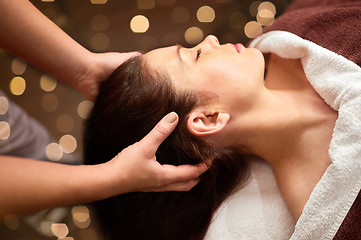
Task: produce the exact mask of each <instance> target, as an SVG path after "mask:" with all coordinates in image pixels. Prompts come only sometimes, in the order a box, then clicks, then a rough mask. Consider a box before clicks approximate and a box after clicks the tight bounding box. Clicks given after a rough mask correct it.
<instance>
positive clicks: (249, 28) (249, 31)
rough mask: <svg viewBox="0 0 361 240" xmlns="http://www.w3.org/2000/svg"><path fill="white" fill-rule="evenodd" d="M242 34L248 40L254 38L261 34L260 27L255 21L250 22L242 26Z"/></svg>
mask: <svg viewBox="0 0 361 240" xmlns="http://www.w3.org/2000/svg"><path fill="white" fill-rule="evenodd" d="M244 33H245V34H246V36H247V37H248V38H256V37H258V36H259V35H261V34H262V26H261V24H259V23H258V22H256V21H250V22H248V23H247V24H246V26H244Z"/></svg>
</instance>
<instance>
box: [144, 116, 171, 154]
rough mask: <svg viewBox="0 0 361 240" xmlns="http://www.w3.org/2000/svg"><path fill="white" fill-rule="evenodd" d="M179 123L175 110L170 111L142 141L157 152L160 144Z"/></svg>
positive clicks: (153, 151)
mask: <svg viewBox="0 0 361 240" xmlns="http://www.w3.org/2000/svg"><path fill="white" fill-rule="evenodd" d="M177 123H178V115H177V114H176V113H175V112H171V113H168V114H167V115H166V116H165V117H163V118H162V120H160V121H159V122H158V123H157V125H155V127H154V128H153V129H152V130H151V131H150V132H149V133H148V134H147V135H146V136H145V137H144V138H143V139H142V140H141V141H140V143H142V144H144V145H146V146H147V148H148V149H150V150H151V151H152V154H155V152H156V151H157V149H158V147H159V146H160V144H161V143H162V142H163V141H164V140H165V139H166V138H167V137H168V136H169V135H170V134H171V133H172V132H173V130H174V129H175V127H176V126H177Z"/></svg>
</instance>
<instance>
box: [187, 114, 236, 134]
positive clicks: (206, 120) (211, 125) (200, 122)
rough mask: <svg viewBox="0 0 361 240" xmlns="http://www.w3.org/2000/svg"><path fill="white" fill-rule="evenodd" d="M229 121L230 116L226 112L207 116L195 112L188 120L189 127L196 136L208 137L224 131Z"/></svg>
mask: <svg viewBox="0 0 361 240" xmlns="http://www.w3.org/2000/svg"><path fill="white" fill-rule="evenodd" d="M229 119H230V115H229V114H228V113H224V112H215V113H212V114H206V113H204V112H202V111H193V112H192V113H191V114H190V116H189V118H188V122H187V127H188V130H189V131H190V132H191V133H192V134H194V135H196V136H207V135H212V134H215V133H218V132H220V131H222V130H223V129H224V127H225V126H226V125H227V123H228V120H229Z"/></svg>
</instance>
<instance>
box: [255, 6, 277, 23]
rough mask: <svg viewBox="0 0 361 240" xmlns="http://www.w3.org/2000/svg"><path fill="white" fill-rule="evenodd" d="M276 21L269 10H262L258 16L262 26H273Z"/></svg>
mask: <svg viewBox="0 0 361 240" xmlns="http://www.w3.org/2000/svg"><path fill="white" fill-rule="evenodd" d="M274 20H275V19H274V14H273V12H272V11H271V10H269V9H262V10H261V11H259V12H258V14H257V22H259V23H260V24H261V25H262V26H271V25H272V24H273V22H274Z"/></svg>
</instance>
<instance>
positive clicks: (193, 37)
mask: <svg viewBox="0 0 361 240" xmlns="http://www.w3.org/2000/svg"><path fill="white" fill-rule="evenodd" d="M203 37H204V34H203V31H202V30H201V29H200V28H198V27H190V28H188V29H187V31H186V32H185V33H184V38H185V40H186V41H187V43H189V44H193V45H195V44H197V43H199V42H201V41H202V39H203Z"/></svg>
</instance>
